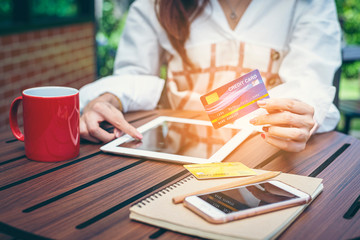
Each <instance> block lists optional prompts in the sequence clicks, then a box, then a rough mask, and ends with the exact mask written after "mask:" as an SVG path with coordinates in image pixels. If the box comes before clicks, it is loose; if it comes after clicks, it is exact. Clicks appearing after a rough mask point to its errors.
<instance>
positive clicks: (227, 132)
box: [118, 121, 241, 158]
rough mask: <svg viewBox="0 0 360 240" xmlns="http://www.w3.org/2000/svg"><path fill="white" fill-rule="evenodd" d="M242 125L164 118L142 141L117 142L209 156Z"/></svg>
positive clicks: (143, 148)
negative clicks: (208, 124) (201, 123)
mask: <svg viewBox="0 0 360 240" xmlns="http://www.w3.org/2000/svg"><path fill="white" fill-rule="evenodd" d="M239 131H241V130H239V129H230V128H219V129H214V128H213V127H212V126H206V125H198V124H189V123H181V122H171V121H164V122H162V123H161V124H159V125H157V126H155V127H153V128H151V129H149V130H147V131H145V132H143V133H142V134H143V139H142V140H141V141H138V140H134V139H129V140H128V141H126V142H124V143H122V144H120V145H118V146H119V147H125V148H136V149H142V150H147V151H155V152H162V153H170V154H176V155H182V156H189V157H198V158H210V157H211V156H212V155H213V154H214V153H215V152H217V151H218V150H219V149H220V148H221V147H222V146H223V145H224V144H225V143H226V142H227V141H229V140H230V139H231V138H232V137H233V136H234V135H236V134H237V133H238V132H239Z"/></svg>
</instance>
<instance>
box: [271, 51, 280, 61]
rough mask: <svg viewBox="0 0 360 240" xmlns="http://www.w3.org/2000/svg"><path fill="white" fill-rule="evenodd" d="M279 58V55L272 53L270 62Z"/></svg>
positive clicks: (275, 52) (276, 52)
mask: <svg viewBox="0 0 360 240" xmlns="http://www.w3.org/2000/svg"><path fill="white" fill-rule="evenodd" d="M279 58H280V53H279V52H278V51H274V52H272V53H271V59H272V60H278V59H279Z"/></svg>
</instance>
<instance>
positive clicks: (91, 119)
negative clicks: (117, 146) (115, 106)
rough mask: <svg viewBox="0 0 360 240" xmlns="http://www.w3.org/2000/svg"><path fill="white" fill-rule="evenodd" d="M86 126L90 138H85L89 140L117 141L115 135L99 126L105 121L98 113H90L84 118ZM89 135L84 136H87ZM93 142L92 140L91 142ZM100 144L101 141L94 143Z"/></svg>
mask: <svg viewBox="0 0 360 240" xmlns="http://www.w3.org/2000/svg"><path fill="white" fill-rule="evenodd" d="M83 118H84V121H85V124H86V132H87V133H88V135H89V137H87V138H86V137H84V138H85V139H87V140H90V139H91V138H92V139H98V140H100V141H102V142H109V141H111V140H113V139H115V134H114V133H109V132H107V131H106V130H104V129H102V128H101V127H100V125H99V123H100V122H102V121H104V119H102V117H101V116H99V115H98V114H96V113H88V114H86V115H84V116H83ZM87 133H85V134H83V136H84V135H86V134H87ZM90 141H91V140H90ZM93 142H99V141H93Z"/></svg>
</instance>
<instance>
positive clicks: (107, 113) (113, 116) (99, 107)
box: [80, 93, 142, 143]
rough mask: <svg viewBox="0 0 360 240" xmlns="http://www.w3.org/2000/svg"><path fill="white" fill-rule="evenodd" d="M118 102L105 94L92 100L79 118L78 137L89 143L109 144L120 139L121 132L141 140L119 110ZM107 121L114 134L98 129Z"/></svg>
mask: <svg viewBox="0 0 360 240" xmlns="http://www.w3.org/2000/svg"><path fill="white" fill-rule="evenodd" d="M119 108H120V109H121V105H120V102H119V101H118V99H117V98H116V97H115V96H114V95H112V94H111V93H105V94H103V95H101V96H99V97H97V98H95V99H94V100H92V101H91V102H90V103H89V104H88V105H86V107H85V108H84V110H83V114H82V115H81V117H80V136H81V138H83V139H86V140H88V141H91V142H96V143H98V142H100V141H102V142H109V141H111V140H113V139H115V138H116V137H120V135H121V132H124V133H127V134H129V135H130V136H131V137H133V138H135V139H138V140H141V139H142V135H141V134H140V133H139V132H138V131H137V130H136V129H135V128H134V127H133V126H131V125H130V124H129V123H128V122H127V121H126V120H125V118H124V115H123V114H122V112H121V111H120V110H119ZM103 121H107V122H109V123H110V124H112V125H113V126H114V133H109V132H107V131H105V130H104V129H102V128H101V127H100V123H101V122H103Z"/></svg>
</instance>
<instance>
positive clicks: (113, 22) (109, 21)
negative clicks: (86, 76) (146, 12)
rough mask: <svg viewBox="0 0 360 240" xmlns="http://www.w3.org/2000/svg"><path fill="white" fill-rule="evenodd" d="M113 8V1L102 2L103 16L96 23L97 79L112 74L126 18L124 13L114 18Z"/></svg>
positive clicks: (105, 0)
mask: <svg viewBox="0 0 360 240" xmlns="http://www.w3.org/2000/svg"><path fill="white" fill-rule="evenodd" d="M114 7H115V4H114V1H113V0H104V1H103V15H102V18H101V20H100V22H99V23H98V32H97V33H96V42H97V70H98V71H97V72H98V75H99V77H104V76H108V75H111V74H112V73H113V67H114V60H115V55H116V49H117V45H118V44H119V40H120V36H121V33H122V31H123V29H124V26H125V21H126V17H127V11H126V12H125V14H123V15H122V16H121V17H120V18H116V17H115V15H114V14H113V12H114Z"/></svg>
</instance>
